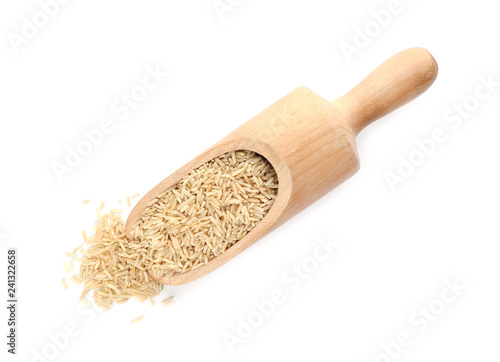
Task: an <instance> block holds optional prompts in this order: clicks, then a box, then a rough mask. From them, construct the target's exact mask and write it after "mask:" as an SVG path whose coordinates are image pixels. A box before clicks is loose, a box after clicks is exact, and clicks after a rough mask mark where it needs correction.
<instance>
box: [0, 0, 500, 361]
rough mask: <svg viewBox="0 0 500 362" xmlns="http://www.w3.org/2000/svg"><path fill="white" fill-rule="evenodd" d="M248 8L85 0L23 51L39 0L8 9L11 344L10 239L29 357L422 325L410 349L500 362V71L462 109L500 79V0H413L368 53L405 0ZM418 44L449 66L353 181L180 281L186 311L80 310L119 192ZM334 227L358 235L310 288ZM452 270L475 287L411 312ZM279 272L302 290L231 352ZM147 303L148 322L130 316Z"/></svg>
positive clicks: (264, 342) (319, 347)
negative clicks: (410, 166)
mask: <svg viewBox="0 0 500 362" xmlns="http://www.w3.org/2000/svg"><path fill="white" fill-rule="evenodd" d="M45 1H47V0H45ZM233 4H235V5H233V6H232V11H231V12H227V13H225V14H223V17H222V19H221V17H220V16H219V15H218V14H217V12H216V10H215V9H214V7H213V4H212V1H211V0H204V1H201V0H198V1H160V0H143V1H123V0H120V1H119V0H109V1H96V0H87V1H76V0H74V1H70V2H69V3H68V4H65V5H60V8H59V10H58V11H57V12H56V13H55V14H54V16H53V17H51V18H50V19H49V21H48V24H47V25H46V26H44V27H40V29H39V31H38V33H37V34H36V35H35V36H33V37H32V38H31V39H28V40H27V42H26V44H21V45H20V46H19V49H18V50H19V51H18V52H16V51H15V47H14V46H13V45H12V43H11V41H10V40H9V39H10V38H11V37H12V34H18V35H22V33H21V30H22V26H23V17H26V18H28V19H32V18H33V16H34V15H35V14H37V13H38V12H39V11H40V5H39V3H38V2H37V1H34V0H22V1H21V0H19V1H15V2H13V1H10V2H6V1H4V2H2V4H1V5H0V24H1V32H2V42H1V43H0V97H1V102H0V104H1V106H0V122H1V123H0V167H1V170H2V173H1V177H0V185H1V187H0V203H1V206H2V207H1V209H0V234H1V244H0V250H1V257H0V259H1V261H0V267H1V269H0V270H2V276H1V277H0V280H4V283H3V286H1V287H0V290H1V292H0V295H2V302H1V304H0V307H1V308H0V309H1V310H2V311H3V312H2V313H0V317H1V319H0V330H1V336H2V340H1V343H0V345H2V346H3V347H2V350H1V355H2V357H1V360H2V361H3V360H6V358H5V357H6V356H7V353H6V345H5V335H6V333H7V326H6V318H7V315H6V314H5V308H4V307H3V305H4V302H5V301H4V300H5V299H6V297H5V291H6V289H7V287H6V285H5V284H6V282H5V279H6V278H5V274H3V273H5V270H6V266H5V260H6V251H7V248H8V247H17V248H18V251H19V265H18V267H19V271H18V283H19V300H20V304H19V315H18V318H19V321H18V322H19V335H18V347H19V350H18V355H17V356H15V357H13V358H12V357H11V356H9V360H13V361H35V360H36V361H38V362H40V360H38V359H33V356H34V355H35V353H42V354H43V353H46V352H47V353H49V355H46V356H45V357H47V358H45V360H47V361H49V360H57V361H72V362H78V361H91V360H92V361H93V360H99V361H104V360H108V359H109V360H121V361H132V360H145V361H147V360H165V361H167V360H172V361H179V360H195V359H196V358H200V359H201V358H207V357H208V358H210V360H218V361H229V360H238V361H240V360H241V361H255V360H263V361H268V360H289V361H303V360H313V359H315V360H319V361H360V362H361V361H364V360H365V359H367V360H368V361H389V360H393V359H394V358H390V357H387V356H384V355H382V353H384V351H383V349H382V348H381V343H390V342H392V341H395V340H396V339H397V338H398V335H399V333H400V332H401V331H407V332H408V333H409V334H410V337H411V338H412V340H413V343H412V344H411V345H410V346H407V347H405V348H402V351H401V352H400V353H399V351H397V348H395V349H394V350H395V351H396V352H398V353H397V356H396V359H397V360H401V361H407V362H412V361H442V360H447V361H470V360H498V359H499V357H500V352H499V350H498V340H499V337H500V329H499V328H498V324H499V322H500V309H499V308H498V306H499V305H500V292H499V286H498V275H499V272H500V263H499V262H498V257H499V255H498V254H499V251H500V246H499V236H500V235H499V234H500V231H499V229H498V216H499V207H498V205H499V204H500V188H499V187H498V185H499V184H500V173H499V172H498V167H499V165H498V154H499V151H500V143H499V142H498V137H499V136H498V135H499V134H500V110H499V107H498V104H499V99H500V94H499V93H500V88H499V87H498V86H497V87H496V88H495V89H494V92H493V94H491V96H490V97H489V98H488V99H486V100H482V101H480V102H479V105H478V107H477V109H476V110H475V111H473V112H471V113H470V115H469V116H468V118H466V119H463V123H462V124H461V125H460V126H459V127H457V128H456V129H454V128H452V125H453V124H452V123H447V122H446V121H445V119H444V117H443V114H444V113H445V112H447V110H449V109H450V108H452V107H453V106H454V105H460V104H463V102H464V99H466V98H467V97H470V96H474V92H475V89H476V87H477V86H478V84H480V83H479V77H483V78H485V79H487V78H488V77H492V78H493V79H496V80H497V81H498V80H500V69H499V64H500V48H499V47H498V34H499V31H500V23H499V22H498V10H497V9H495V8H494V5H493V4H494V2H493V1H487V0H476V1H474V2H470V1H440V2H437V1H431V0H419V1H409V0H401V3H400V7H399V10H400V11H399V13H397V14H393V15H392V16H391V19H390V20H389V21H388V23H387V24H386V25H385V26H384V27H382V28H381V29H379V30H380V31H379V32H377V31H376V30H377V29H376V26H375V27H374V28H373V29H374V30H373V29H372V35H373V36H371V38H370V39H369V41H368V42H367V44H365V45H364V48H362V49H359V52H358V53H357V54H354V55H353V56H352V57H351V59H350V61H348V59H347V57H346V56H345V55H344V54H343V52H342V50H341V44H342V43H343V42H345V43H349V44H353V39H354V37H355V35H356V32H357V30H356V28H359V29H362V30H363V29H365V27H366V26H373V24H372V23H370V22H371V21H373V19H374V16H373V14H372V11H375V12H380V11H384V10H387V9H388V7H389V5H388V4H389V1H387V0H377V1H370V2H368V1H363V2H359V1H356V2H355V1H348V0H342V1H326V0H324V1H319V0H308V1H290V0H287V1H285V0H280V1H263V0H261V1H241V2H240V3H239V4H237V1H233ZM42 20H43V19H42ZM367 24H371V25H367ZM379 28H380V26H379ZM363 31H364V30H363ZM412 46H422V47H425V48H427V49H429V50H430V51H431V52H432V53H433V55H434V56H435V58H436V60H437V62H438V63H439V67H440V74H439V76H438V79H437V81H436V82H435V84H434V85H433V86H432V87H431V88H430V89H429V91H428V92H426V93H425V94H424V95H423V96H421V97H420V98H418V99H417V100H415V101H414V102H412V103H411V104H408V105H407V106H405V107H404V108H402V109H400V110H398V111H396V112H394V113H392V114H391V115H389V116H387V117H385V118H384V119H383V120H380V121H378V122H377V123H375V124H373V125H371V126H370V127H369V128H367V129H366V130H365V131H363V132H362V133H361V134H360V136H359V137H358V139H357V141H358V145H359V154H360V158H361V170H360V171H359V172H358V173H357V174H356V175H355V176H354V177H353V178H352V179H350V180H349V181H348V182H347V183H345V184H343V185H342V186H340V187H339V188H337V189H336V190H335V191H334V192H332V193H330V194H328V195H327V196H325V197H324V198H323V199H321V200H320V201H319V202H317V203H316V204H314V205H313V206H311V207H310V208H308V209H307V210H305V211H304V212H302V213H301V214H300V215H298V216H297V217H295V218H294V219H293V221H291V222H288V223H287V224H285V225H284V226H282V227H281V228H280V229H278V230H276V231H275V232H273V233H272V234H270V235H268V236H267V237H266V238H264V239H262V240H261V241H259V242H258V243H257V244H255V245H254V246H252V247H251V248H249V249H247V250H246V251H245V252H244V253H242V254H240V256H238V257H237V258H236V259H235V260H233V261H231V262H230V263H228V264H226V265H225V266H224V267H222V268H220V269H219V270H217V271H215V272H214V273H212V274H210V275H209V276H207V277H205V278H203V279H201V280H198V281H196V282H194V283H192V284H188V285H184V286H180V287H175V288H173V287H166V288H165V290H164V292H162V295H161V296H160V297H159V298H157V301H159V300H161V299H163V298H164V297H167V296H170V295H175V298H176V300H177V303H176V304H175V305H174V306H172V307H169V308H163V307H162V306H161V304H159V303H157V305H156V306H155V307H151V306H149V305H148V304H144V305H142V304H139V303H137V302H135V301H131V302H129V303H126V304H124V305H120V306H117V307H114V308H113V309H112V310H111V311H110V312H109V313H103V312H89V311H88V310H87V311H85V314H83V315H82V313H81V312H78V306H79V305H80V304H79V302H78V295H79V292H80V288H78V287H76V286H75V285H73V284H71V283H70V290H69V291H65V290H64V289H63V287H62V285H61V278H62V277H63V276H65V272H64V270H63V269H62V266H61V263H62V262H63V261H67V258H66V257H65V256H64V252H65V251H68V250H72V249H73V248H74V247H75V246H76V245H78V244H79V243H80V240H81V235H80V233H81V230H82V229H85V230H87V231H88V232H89V231H90V228H91V226H92V224H93V221H94V219H95V216H94V209H95V208H96V207H97V206H99V204H100V202H101V201H105V202H106V208H111V207H119V206H120V205H119V203H118V200H119V199H123V198H124V197H126V195H130V194H133V193H135V192H140V193H141V194H144V193H145V192H147V191H148V190H149V189H150V188H151V187H153V186H154V185H155V184H156V183H157V182H159V181H160V180H162V179H163V178H165V177H166V176H168V175H169V174H170V173H172V172H173V171H175V170H176V169H177V168H178V167H180V166H181V165H183V164H184V163H185V162H187V161H188V160H190V159H191V158H193V157H195V156H196V155H197V154H199V153H200V152H202V151H203V150H204V149H206V148H207V147H209V146H210V145H211V144H213V143H215V142H216V141H217V140H218V139H220V138H221V137H222V136H224V135H225V134H227V133H228V132H230V131H231V130H232V129H234V128H235V127H237V126H238V125H240V124H241V123H243V122H244V121H246V120H248V119H249V118H251V117H252V116H253V115H255V114H256V113H258V112H259V111H261V110H262V109H264V108H265V107H267V106H269V105H270V104H271V103H273V102H274V101H275V100H277V99H279V98H280V97H281V96H283V95H285V94H286V93H288V92H289V91H291V90H292V89H293V88H294V87H296V86H299V85H305V86H307V87H309V88H311V89H312V90H314V91H316V92H317V93H318V94H320V95H322V96H324V97H325V98H327V99H335V98H337V97H339V96H341V95H342V94H343V93H345V92H347V91H348V90H349V89H350V88H352V87H353V86H354V85H355V84H356V83H357V82H358V81H360V80H361V79H362V78H363V77H364V76H365V75H366V74H368V72H369V71H371V70H372V69H373V68H374V67H376V66H377V65H378V64H380V63H381V62H382V61H383V60H384V59H386V58H388V57H389V56H391V55H392V54H394V53H396V52H397V51H400V50H402V49H405V48H408V47H412ZM157 65H160V68H161V69H163V70H168V71H169V73H170V74H169V76H168V77H167V78H165V80H164V82H163V83H162V84H161V85H160V86H159V87H158V88H157V89H155V90H153V91H151V92H149V93H148V94H147V98H146V100H145V101H143V102H141V103H140V105H139V106H138V107H137V109H135V110H133V112H131V114H130V116H129V117H127V118H126V119H124V120H120V119H119V118H118V117H117V113H114V112H113V111H112V110H111V108H110V107H111V105H112V104H113V102H114V101H115V100H116V99H117V98H118V97H119V96H120V94H122V93H129V92H130V91H131V89H133V88H134V87H135V86H136V85H138V84H140V83H141V81H142V79H143V78H144V76H145V75H146V74H147V73H146V67H148V66H150V67H153V68H154V67H156V66H157ZM468 99H469V101H471V102H473V100H471V98H468ZM105 117H108V118H111V119H112V120H113V121H115V128H114V130H113V132H112V133H110V134H107V135H105V137H104V140H103V141H102V143H101V144H100V145H98V146H95V147H94V149H93V150H92V152H91V153H90V154H89V155H88V156H85V157H84V158H83V160H82V161H81V163H80V164H79V165H77V166H76V167H74V168H72V172H71V173H68V174H65V175H64V176H63V178H62V181H59V180H58V178H57V177H56V174H55V173H54V171H53V169H52V165H53V162H64V158H65V157H66V153H67V149H66V148H67V147H72V148H75V147H76V146H77V144H78V143H79V142H80V141H81V140H83V139H84V138H83V137H84V136H83V133H82V132H83V131H84V130H90V129H93V128H96V127H97V126H98V125H99V122H100V120H101V119H102V118H105ZM437 128H442V129H443V130H444V131H445V133H446V135H447V141H446V142H444V143H442V144H439V145H438V146H437V148H436V150H435V151H434V152H433V154H432V155H430V156H428V157H427V158H426V159H425V160H424V162H423V163H422V165H420V166H418V167H417V168H416V169H415V170H414V172H413V174H412V175H410V176H408V177H407V178H405V181H404V182H403V183H400V184H398V185H397V186H396V188H395V190H391V188H390V187H389V184H388V182H387V181H386V179H385V173H386V172H397V169H398V165H399V163H400V159H399V157H403V158H406V159H408V157H409V155H410V153H411V152H412V151H414V150H415V149H417V148H416V146H415V141H417V140H422V139H424V138H427V137H429V136H430V134H431V133H432V132H433V130H435V129H437ZM86 198H91V203H90V204H89V205H82V200H84V199H86ZM135 201H137V199H136V200H135ZM319 237H321V238H323V239H330V240H334V241H336V242H338V243H339V244H340V245H341V246H340V248H339V249H338V251H336V252H335V253H334V255H332V256H331V257H330V258H329V259H327V260H326V261H323V262H321V263H320V265H319V268H318V270H317V271H315V272H313V273H310V274H309V275H308V279H307V280H305V281H303V282H302V284H301V286H300V288H298V290H295V291H291V290H290V286H291V285H290V284H287V283H285V282H284V281H283V280H282V277H283V275H284V274H285V273H286V272H287V271H289V270H290V268H291V267H292V266H293V265H294V264H297V265H300V264H301V263H303V262H304V261H305V260H307V258H308V257H310V256H311V255H312V253H313V250H314V248H315V247H316V246H317V245H318V238H319ZM445 280H449V281H450V282H454V281H455V280H456V281H458V282H459V283H460V284H461V285H465V286H466V287H467V289H466V290H465V291H463V292H461V294H460V296H459V297H457V298H456V300H455V301H454V302H453V303H449V304H446V305H445V308H444V310H443V311H442V314H440V315H438V316H437V317H435V321H433V322H432V323H429V325H428V328H427V329H426V330H425V331H420V330H419V329H418V328H416V327H415V326H412V325H411V323H410V322H409V319H410V318H411V317H412V315H414V313H418V311H419V308H420V307H426V306H428V305H429V303H434V304H435V306H439V305H440V302H439V301H436V300H437V299H439V298H440V295H441V292H442V291H443V290H444V289H445V288H446V285H445ZM274 289H279V290H281V291H283V292H284V293H285V294H286V301H285V303H283V304H281V305H277V306H276V307H275V311H274V313H272V315H270V316H269V317H266V318H265V320H264V321H263V322H262V323H261V324H260V326H258V327H257V328H255V330H254V331H253V333H252V334H251V336H250V337H248V338H244V339H242V343H240V344H238V345H236V346H235V347H234V351H233V352H232V353H231V352H230V349H229V348H228V346H227V344H226V343H225V341H224V335H225V334H224V333H231V334H234V335H237V334H236V329H237V327H238V325H239V323H240V322H239V318H242V319H244V320H246V319H247V318H248V316H249V314H251V313H253V312H254V311H256V308H255V306H254V303H255V302H258V301H262V300H263V299H266V298H269V295H270V293H271V291H272V290H274ZM441 305H442V304H441ZM138 315H144V316H145V317H144V320H143V321H142V322H140V323H138V324H130V323H129V322H130V320H131V319H133V318H135V317H137V316H138ZM68 323H69V324H70V325H76V327H77V329H78V332H79V334H78V336H75V337H71V338H69V341H67V342H66V341H64V339H65V338H62V337H61V338H62V339H61V340H62V341H63V342H65V343H64V344H63V345H62V347H61V348H57V350H56V351H55V352H54V348H53V346H52V347H51V344H52V345H53V342H51V339H50V336H51V335H58V334H60V333H61V332H62V331H64V329H65V328H66V327H67V325H68ZM48 351H49V352H48ZM50 352H52V353H53V354H52V355H51V354H50Z"/></svg>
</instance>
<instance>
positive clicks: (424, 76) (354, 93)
mask: <svg viewBox="0 0 500 362" xmlns="http://www.w3.org/2000/svg"><path fill="white" fill-rule="evenodd" d="M436 76H437V64H436V62H435V60H434V58H433V57H432V55H430V53H429V52H428V51H427V50H425V49H422V48H410V49H407V50H404V51H402V52H400V53H398V54H396V55H394V56H393V57H391V58H390V59H388V60H387V61H386V62H384V63H383V64H382V65H380V66H379V67H378V68H377V69H375V70H374V71H373V72H372V73H370V74H369V75H368V76H367V77H366V78H365V79H364V80H363V81H362V82H361V83H360V84H358V85H357V86H356V87H355V88H353V89H352V90H351V91H350V92H349V93H347V94H346V95H345V96H343V97H341V98H339V99H337V100H335V101H333V102H329V101H327V100H326V99H324V98H322V97H320V96H319V95H317V94H315V93H314V92H312V91H311V90H309V89H307V88H305V87H299V88H297V89H295V90H294V91H292V92H291V93H289V94H288V95H286V96H285V97H283V98H282V99H280V100H278V101H277V102H276V103H274V104H273V105H271V106H270V107H269V108H267V109H266V110H264V111H262V112H261V113H259V114H258V115H256V116H255V117H254V118H252V119H251V120H249V121H248V122H246V123H244V124H243V125H241V126H240V127H239V128H237V129H236V130H235V131H233V132H232V133H230V134H229V135H227V136H226V137H224V138H223V139H222V140H220V141H219V142H218V143H216V144H215V145H213V146H212V147H210V148H209V149H208V150H206V151H205V152H203V153H202V154H200V155H199V156H198V157H196V158H195V159H193V160H192V161H190V162H189V163H187V164H186V165H184V166H183V167H181V168H180V169H179V170H177V171H176V172H174V173H173V174H172V175H170V176H169V177H167V178H166V179H165V180H163V181H162V182H160V183H159V184H158V185H157V186H156V187H154V188H153V189H152V190H151V191H150V192H149V193H148V194H146V195H145V196H144V197H143V198H142V199H141V200H140V201H139V202H138V203H137V205H136V206H135V207H134V209H133V210H132V212H131V213H130V215H129V217H128V220H127V225H126V231H127V235H128V236H129V237H130V235H131V231H132V229H133V226H134V225H135V224H136V223H137V221H138V220H139V219H140V217H141V216H142V213H143V212H144V210H145V208H146V206H147V204H148V203H149V202H150V201H151V200H153V199H155V198H156V197H157V196H158V195H159V194H161V193H162V192H164V191H165V190H166V189H168V188H170V187H171V186H173V185H175V184H176V183H177V182H178V181H179V180H180V179H181V178H182V177H184V176H185V175H187V174H188V173H189V172H190V171H192V170H193V169H195V168H197V167H199V166H201V165H202V164H203V163H205V162H207V161H209V160H211V159H213V158H215V157H217V156H219V155H221V154H224V153H226V152H229V151H233V150H237V149H246V150H251V151H254V152H257V153H259V154H261V155H262V156H264V157H265V158H266V159H267V160H268V161H269V162H270V163H271V164H272V165H273V167H274V168H275V170H276V173H277V175H278V180H279V190H278V196H277V198H276V201H275V203H274V205H273V207H272V208H271V210H270V211H269V213H268V214H267V215H266V216H265V217H264V219H262V220H261V221H260V222H259V223H258V224H257V226H256V227H255V228H254V229H253V230H252V231H251V232H249V233H248V234H247V235H246V236H245V237H244V238H242V239H241V240H240V241H238V242H237V243H236V244H235V245H233V246H232V247H230V248H229V249H227V250H226V251H225V252H224V253H223V254H221V255H219V256H217V257H215V258H213V259H211V260H210V261H209V262H208V264H207V265H206V266H203V267H200V268H198V269H196V270H194V271H188V272H185V273H182V274H175V275H174V276H172V277H170V278H158V277H155V276H154V275H152V276H153V277H155V279H156V280H158V281H159V282H161V283H164V284H169V285H178V284H184V283H188V282H191V281H194V280H196V279H198V278H200V277H202V276H204V275H206V274H208V273H209V272H211V271H213V270H214V269H216V268H218V267H219V266H221V265H223V264H224V263H226V262H227V261H228V260H230V259H232V258H233V257H235V256H236V255H237V254H239V253H240V252H241V251H243V250H244V249H245V248H247V247H248V246H250V245H251V244H253V243H254V242H255V241H257V240H258V239H259V238H261V237H262V236H264V235H266V234H267V233H269V232H270V231H272V230H273V229H275V228H277V227H278V226H280V225H281V224H283V223H284V222H286V221H287V220H289V219H290V218H291V217H293V216H294V215H296V214H297V213H298V212H300V211H301V210H303V209H304V208H306V207H307V206H309V205H311V204H312V203H313V202H315V201H316V200H318V199H319V198H321V197H322V196H324V195H325V194H326V193H328V192H329V191H331V190H332V189H333V188H335V187H336V186H337V185H339V184H340V183H342V182H344V181H345V180H346V179H348V178H349V177H351V176H352V175H353V174H354V173H355V172H356V171H357V170H358V169H359V159H358V154H357V150H356V142H355V139H356V135H357V134H358V133H359V132H360V131H361V130H362V129H363V128H364V127H366V126H367V125H368V124H370V123H371V122H373V121H374V120H376V119H378V118H380V117H382V116H384V115H386V114H387V113H389V112H391V111H393V110H394V109H396V108H398V107H400V106H401V105H403V104H405V103H406V102H408V101H410V100H412V99H413V98H415V97H417V96H418V95H420V94H421V93H423V92H424V91H425V90H426V89H427V88H428V87H429V86H430V85H431V84H432V83H433V81H434V80H435V78H436Z"/></svg>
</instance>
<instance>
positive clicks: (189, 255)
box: [69, 150, 278, 310]
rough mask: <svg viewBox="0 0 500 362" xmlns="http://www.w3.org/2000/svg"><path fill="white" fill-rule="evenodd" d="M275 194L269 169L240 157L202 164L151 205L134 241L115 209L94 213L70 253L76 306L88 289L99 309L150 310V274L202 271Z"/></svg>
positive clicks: (153, 289)
mask: <svg viewBox="0 0 500 362" xmlns="http://www.w3.org/2000/svg"><path fill="white" fill-rule="evenodd" d="M277 193H278V178H277V176H276V172H275V170H274V168H273V167H272V166H271V164H270V163H269V162H268V161H267V160H266V159H265V158H263V157H262V156H260V155H258V154H256V153H254V152H251V151H246V150H240V151H233V152H228V153H226V154H224V155H222V156H219V157H217V158H215V159H213V160H211V161H209V162H207V163H205V164H203V165H202V166H200V167H199V168H197V169H195V170H193V171H192V172H190V173H189V174H188V175H187V176H185V177H184V178H183V179H182V180H180V181H179V182H178V183H177V184H176V185H175V186H173V187H171V188H170V189H168V190H166V191H165V192H164V193H163V194H161V195H159V196H158V197H157V198H156V199H154V200H152V201H151V202H150V203H149V205H148V207H147V208H146V210H145V212H144V214H143V216H142V218H141V219H140V220H139V222H138V223H137V225H135V228H134V238H133V239H134V240H132V241H129V240H128V239H127V238H126V237H125V223H124V221H123V219H122V218H121V215H120V213H119V210H112V212H110V213H107V214H104V215H100V212H99V210H98V220H97V221H96V225H95V234H94V235H92V236H91V237H89V238H88V239H87V237H86V235H85V233H84V239H85V244H84V245H83V247H81V248H78V250H75V253H76V252H77V251H79V252H80V253H81V254H83V257H81V258H79V259H78V261H80V262H81V264H80V275H74V276H73V278H72V279H71V280H72V281H74V282H75V283H77V284H82V283H83V287H84V289H83V292H82V295H81V297H80V299H84V298H85V297H86V296H87V295H88V293H89V292H90V291H91V290H93V291H94V293H93V296H94V300H95V302H96V304H97V305H98V306H99V307H100V308H102V309H105V310H108V309H109V308H110V307H111V306H112V305H113V303H124V302H126V301H127V300H128V299H130V298H132V297H134V298H136V299H137V300H139V301H141V302H143V301H145V300H149V301H150V303H153V301H152V299H151V298H152V297H154V296H156V295H158V294H159V293H160V291H161V290H162V284H160V283H158V282H156V281H154V280H153V279H152V278H151V276H150V275H149V274H148V271H149V272H152V273H154V274H155V275H157V276H165V277H170V276H172V275H174V274H175V273H183V272H186V271H189V270H194V269H196V268H199V267H201V266H202V265H205V264H207V263H208V261H209V260H210V259H212V258H214V257H216V256H218V255H220V254H222V253H224V251H226V250H227V249H228V248H230V247H231V246H232V245H234V244H235V243H236V242H238V240H241V239H242V238H243V237H244V236H245V235H246V234H248V233H249V232H250V231H251V230H252V229H253V228H254V227H255V226H256V225H257V223H258V222H259V221H260V220H262V219H263V218H264V216H265V215H266V214H267V212H268V211H269V209H270V208H271V207H272V205H273V203H274V201H275V199H276V196H277ZM127 201H128V202H130V201H129V200H127ZM102 206H103V205H102ZM69 254H72V253H69ZM70 256H73V257H76V255H70Z"/></svg>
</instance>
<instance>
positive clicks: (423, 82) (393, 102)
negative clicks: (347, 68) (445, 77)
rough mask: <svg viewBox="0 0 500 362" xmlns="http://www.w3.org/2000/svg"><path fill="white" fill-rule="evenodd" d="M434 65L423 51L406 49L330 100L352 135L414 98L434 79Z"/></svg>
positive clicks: (430, 57) (435, 70) (425, 51)
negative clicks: (346, 123)
mask: <svg viewBox="0 0 500 362" xmlns="http://www.w3.org/2000/svg"><path fill="white" fill-rule="evenodd" d="M437 73H438V65H437V63H436V60H435V59H434V57H433V56H432V55H431V53H429V51H427V50H426V49H423V48H409V49H406V50H403V51H401V52H399V53H397V54H395V55H393V56H392V57H391V58H389V59H387V60H386V61H385V62H383V63H382V64H381V65H379V66H378V67H377V68H376V69H375V70H374V71H373V72H371V73H370V74H369V75H368V76H367V77H366V78H365V79H363V80H362V81H361V83H359V84H358V85H357V86H356V87H354V88H353V89H352V90H351V91H350V92H349V93H347V94H346V95H344V96H342V97H341V98H339V99H337V100H335V101H333V103H334V105H335V107H336V108H337V109H338V110H339V111H340V112H341V113H342V114H344V116H345V117H346V119H347V121H348V123H349V124H350V126H351V128H352V129H353V131H354V133H355V134H358V133H359V132H360V131H361V130H362V129H363V128H365V127H366V126H367V125H369V124H370V123H372V122H373V121H375V120H377V119H379V118H380V117H383V116H385V115H386V114H388V113H390V112H392V111H394V110H395V109H397V108H399V107H401V106H402V105H403V104H405V103H407V102H409V101H411V100H412V99H414V98H416V97H418V96H419V95H420V94H422V93H423V92H424V91H425V90H427V88H429V87H430V86H431V84H432V83H433V82H434V80H435V79H436V77H437Z"/></svg>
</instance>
